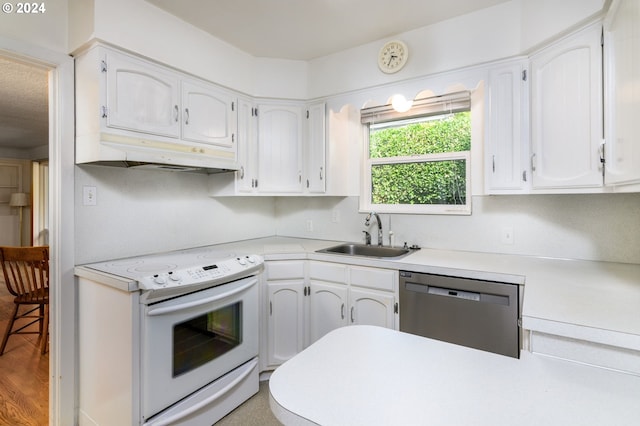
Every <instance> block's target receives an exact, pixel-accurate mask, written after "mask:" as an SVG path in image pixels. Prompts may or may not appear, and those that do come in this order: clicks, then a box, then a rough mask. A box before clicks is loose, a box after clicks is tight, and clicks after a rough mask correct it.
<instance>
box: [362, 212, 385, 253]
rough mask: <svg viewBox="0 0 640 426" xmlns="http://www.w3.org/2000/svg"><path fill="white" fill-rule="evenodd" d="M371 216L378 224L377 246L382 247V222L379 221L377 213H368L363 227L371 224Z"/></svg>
mask: <svg viewBox="0 0 640 426" xmlns="http://www.w3.org/2000/svg"><path fill="white" fill-rule="evenodd" d="M371 216H374V217H375V218H376V221H377V222H378V245H379V246H382V221H381V220H380V216H378V213H376V212H371V213H369V214H368V215H367V218H366V219H365V220H364V224H365V226H369V225H370V224H371Z"/></svg>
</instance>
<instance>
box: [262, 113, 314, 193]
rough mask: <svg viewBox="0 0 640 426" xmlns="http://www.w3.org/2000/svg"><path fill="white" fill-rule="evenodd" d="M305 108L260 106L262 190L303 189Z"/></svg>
mask: <svg viewBox="0 0 640 426" xmlns="http://www.w3.org/2000/svg"><path fill="white" fill-rule="evenodd" d="M302 125H303V123H302V107H301V106H299V105H295V104H294V105H292V104H261V105H258V190H259V191H260V192H268V193H301V192H302V188H303V185H302V167H303V160H302V155H303V153H302V143H303V141H302V136H303V130H302Z"/></svg>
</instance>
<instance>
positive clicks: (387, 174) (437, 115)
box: [360, 92, 471, 214]
mask: <svg viewBox="0 0 640 426" xmlns="http://www.w3.org/2000/svg"><path fill="white" fill-rule="evenodd" d="M361 122H362V123H363V124H365V125H366V127H367V131H366V144H365V151H366V152H365V162H364V164H365V168H364V169H365V171H364V179H363V182H364V185H363V188H362V191H361V198H360V199H361V209H362V210H375V211H377V212H383V213H424V214H471V190H470V188H471V172H470V169H471V167H470V166H471V164H470V163H471V97H470V93H469V92H460V93H454V94H450V95H444V96H436V97H432V98H426V99H419V100H416V101H414V103H413V105H412V106H411V108H409V109H408V110H407V111H406V112H398V111H396V110H395V109H393V107H392V106H391V105H384V106H380V107H373V108H366V109H363V110H362V111H361Z"/></svg>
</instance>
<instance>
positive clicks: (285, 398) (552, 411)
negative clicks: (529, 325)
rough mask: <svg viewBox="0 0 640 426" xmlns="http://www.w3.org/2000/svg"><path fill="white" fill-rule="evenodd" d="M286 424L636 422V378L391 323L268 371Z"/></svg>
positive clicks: (335, 336)
mask: <svg viewBox="0 0 640 426" xmlns="http://www.w3.org/2000/svg"><path fill="white" fill-rule="evenodd" d="M269 389H270V404H271V409H272V410H273V412H274V414H275V415H276V417H277V418H278V419H279V420H280V421H282V422H283V423H284V424H285V425H309V424H319V425H326V426H329V425H349V426H353V425H368V426H371V425H403V426H405V425H491V426H502V425H514V424H518V425H536V426H537V425H545V426H551V425H563V426H565V425H581V426H585V425H617V426H621V425H638V424H639V422H640V402H639V401H640V377H638V376H635V375H630V374H624V373H619V372H615V371H610V370H606V369H603V368H597V367H592V366H587V365H582V364H578V363H574V362H569V361H564V360H560V359H555V358H550V357H546V356H541V355H536V354H530V353H528V352H526V351H523V352H522V354H521V358H520V359H515V358H509V357H505V356H501V355H496V354H493V353H488V352H483V351H478V350H475V349H469V348H466V347H462V346H457V345H453V344H449V343H445V342H440V341H437V340H432V339H427V338H423V337H419V336H414V335H410V334H406V333H401V332H397V331H393V330H389V329H385V328H379V327H372V326H349V327H343V328H339V329H337V330H334V331H332V332H330V333H328V334H327V335H325V336H324V337H323V338H322V339H320V340H318V341H317V342H316V343H314V344H313V345H311V346H310V347H308V348H307V349H306V350H304V351H303V352H301V353H299V354H298V355H296V356H295V357H293V358H292V359H290V360H289V361H287V362H286V363H284V364H283V365H282V366H281V367H279V368H278V369H277V370H276V371H275V372H274V373H273V375H272V376H271V379H270V383H269Z"/></svg>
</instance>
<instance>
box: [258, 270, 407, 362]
mask: <svg viewBox="0 0 640 426" xmlns="http://www.w3.org/2000/svg"><path fill="white" fill-rule="evenodd" d="M265 264H266V270H267V272H266V276H267V278H266V288H267V291H266V294H267V300H266V306H267V309H266V311H267V312H266V316H267V321H266V323H267V330H266V333H267V338H266V339H264V340H265V341H266V342H267V344H266V347H265V348H264V349H263V350H265V351H266V356H265V357H264V358H266V359H267V362H266V365H265V368H274V367H276V366H278V365H280V364H282V363H283V362H284V361H286V360H287V359H289V358H291V357H293V356H294V355H295V354H297V353H298V352H300V351H301V350H302V349H304V347H306V346H308V345H310V344H312V343H313V342H315V341H316V340H318V339H320V338H321V337H322V336H324V335H325V334H327V333H328V332H330V331H331V330H334V329H336V328H339V327H344V326H348V325H355V324H366V325H377V326H380V327H386V328H391V329H396V330H397V329H398V328H399V322H398V314H399V312H398V302H397V301H398V271H396V270H391V269H382V268H372V267H362V266H355V265H347V264H342V263H334V262H325V261H315V260H309V261H304V260H275V261H267V262H265ZM303 276H304V278H303Z"/></svg>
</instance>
